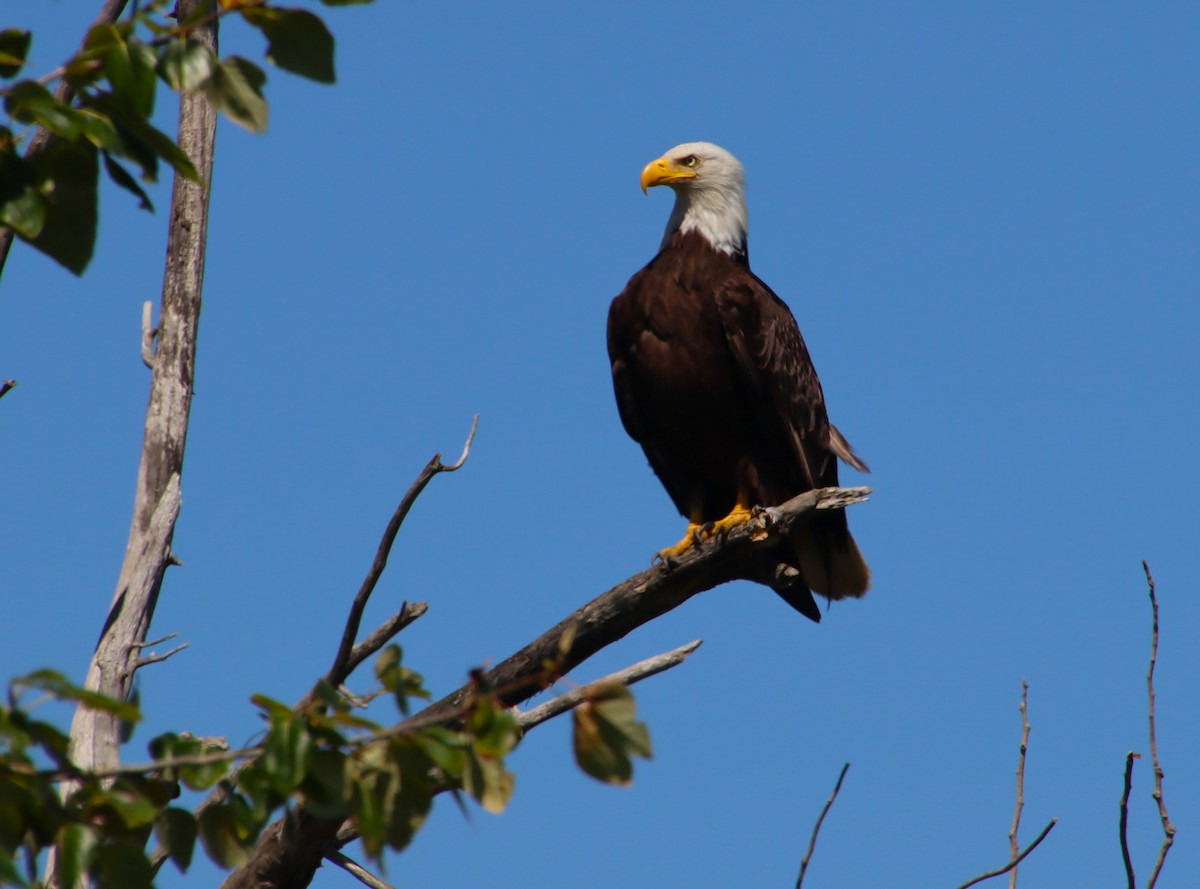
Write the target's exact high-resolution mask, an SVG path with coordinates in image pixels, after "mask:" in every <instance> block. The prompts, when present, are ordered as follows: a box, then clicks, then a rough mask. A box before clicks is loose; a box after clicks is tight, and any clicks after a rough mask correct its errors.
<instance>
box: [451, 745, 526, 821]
mask: <svg viewBox="0 0 1200 889" xmlns="http://www.w3.org/2000/svg"><path fill="white" fill-rule="evenodd" d="M462 777H463V789H464V790H466V791H467V793H469V794H471V796H473V797H475V800H476V802H478V803H479V805H481V806H483V808H484V810H485V811H488V812H491V813H492V814H493V815H499V814H500V813H501V812H503V811H504V808H505V806H507V805H508V801H509V799H511V798H512V794H513V789H514V787H515V785H516V781H517V778H516V776H515V775H514V774H513V773H512V772H510V771H509V770H508V769H506V768H505V767H504V762H503V761H502V760H499V759H493V758H491V757H489V756H481V755H480V754H479V753H477V752H476V751H474V750H469V751H468V752H467V767H466V769H464V770H463V776H462Z"/></svg>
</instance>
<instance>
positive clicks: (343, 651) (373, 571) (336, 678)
mask: <svg viewBox="0 0 1200 889" xmlns="http://www.w3.org/2000/svg"><path fill="white" fill-rule="evenodd" d="M478 428H479V414H476V415H475V419H474V421H472V423H471V431H470V433H469V434H468V435H467V443H466V444H465V445H463V452H462V456H461V457H459V458H458V462H456V463H452V464H451V465H449V466H446V465H445V464H443V463H442V455H441V454H434V455H433V457H432V458H431V459H430V461H429V462H428V463H426V464H425V468H424V469H422V470H421V474H420V475H418V476H417V480H416V481H414V482H413V483H412V485H411V486H409V489H408V491H407V492H406V493H405V495H404V497H403V498H401V500H400V505H399V506H397V507H396V511H395V512H394V513H393V514H392V520H391V521H390V522H388V526H387V528H386V529H384V532H383V539H381V540H380V541H379V548H378V549H377V550H376V551H375V560H374V561H373V562H372V563H371V568H370V570H369V571H368V572H367V576H366V578H365V579H364V580H363V582H362V586H361V587H359V589H358V594H357V595H356V596H355V597H354V602H353V603H352V604H351V605H350V614H349V616H348V617H347V618H346V628H345V629H344V630H343V631H342V644H341V645H340V646H338V651H337V654H336V655H335V656H334V659H333V665H332V666H331V667H330V668H329V672H328V673H326V674H325V681H326V682H328V683H329V684H330V685H332V686H333V687H334V688H337V687H338V686H339V685H341V684H342V683H343V682H344V681H345V680H346V677H347V676H349V675H350V672H351V670H353V669H354V667H352V666H350V662H351V659H352V655H353V653H354V640H355V639H357V638H358V628H359V625H360V624H361V623H362V615H363V611H364V610H365V609H366V607H367V601H368V600H369V599H370V598H371V593H372V592H374V591H375V584H377V583H378V582H379V578H380V577H382V576H383V571H384V569H385V568H387V560H388V555H389V554H390V553H391V551H392V544H393V543H395V541H396V535H397V534H398V533H399V532H400V526H401V525H403V524H404V519H405V518H407V516H408V512H409V510H410V509H412V506H413V504H414V503H416V501H417V498H418V497H420V496H421V492H422V491H424V490H425V486H426V485H428V484H429V483H430V481H432V480H433V477H434V476H435V475H438V474H439V473H442V472H454V471H456V470H458V469H461V468H462V466H463V464H464V463H466V462H467V457H468V456H469V455H470V453H471V442H472V441H474V440H475V430H476V429H478ZM358 663H361V660H360V661H359V662H358ZM355 666H357V664H355Z"/></svg>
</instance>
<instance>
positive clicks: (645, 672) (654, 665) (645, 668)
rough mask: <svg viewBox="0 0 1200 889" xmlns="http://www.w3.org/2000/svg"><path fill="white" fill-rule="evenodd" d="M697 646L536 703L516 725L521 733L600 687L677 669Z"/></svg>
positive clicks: (643, 662)
mask: <svg viewBox="0 0 1200 889" xmlns="http://www.w3.org/2000/svg"><path fill="white" fill-rule="evenodd" d="M700 644H701V640H699V639H697V640H696V641H695V642H689V643H688V644H687V645H681V646H679V647H678V648H676V649H674V650H672V651H668V652H665V653H664V654H658V655H655V656H654V657H650V658H646V659H645V660H644V661H638V662H637V663H636V664H633V665H632V666H629V667H626V668H625V669H624V670H618V671H617V672H616V673H610V674H609V675H608V676H605V677H604V678H603V679H597V680H595V681H594V682H589V683H588V684H587V685H584V686H581V687H579V688H576V689H572V690H571V691H569V692H567V693H566V694H561V695H559V696H558V697H556V698H554V699H553V700H550V701H546V703H544V704H539V705H538V706H536V707H534V708H532V709H530V710H526V711H525V712H523V713H522V712H519V711H518V713H517V725H519V726H520V727H521V730H522V731H525V732H527V731H529V730H530V729H531V728H534V727H535V726H538V725H541V724H542V723H543V722H545V721H547V720H548V719H553V718H554V717H555V716H558V715H560V714H562V713H566V712H567V711H568V710H571V709H573V708H575V707H578V706H579V704H580V703H581V702H583V701H585V700H586V699H587V698H588V696H589V695H590V694H593V693H594V692H595V690H596V689H597V688H598V687H600V686H603V685H608V684H611V683H613V682H619V683H621V684H622V685H633V684H634V683H635V682H640V681H641V680H643V679H645V678H647V677H649V676H654V675H656V674H658V673H662V672H663V671H665V670H670V669H671V668H672V667H678V666H679V665H680V664H682V663H683V662H684V661H686V660H687V659H688V657H689V656H690V655H691V653H692V652H693V651H695V650H696V649H697V648H699V647H700Z"/></svg>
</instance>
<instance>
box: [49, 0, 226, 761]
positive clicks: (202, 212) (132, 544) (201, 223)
mask: <svg viewBox="0 0 1200 889" xmlns="http://www.w3.org/2000/svg"><path fill="white" fill-rule="evenodd" d="M209 2H211V0H181V2H180V3H179V14H180V16H181V17H186V16H187V15H190V14H191V12H192V11H193V10H195V9H196V8H199V7H201V6H203V5H205V4H207V3H209ZM123 5H124V4H123V3H120V4H112V3H110V4H109V6H106V10H109V7H112V8H113V9H118V10H119V7H121V6H123ZM195 36H196V38H197V39H201V40H204V42H206V43H207V44H208V45H209V46H210V47H214V48H215V45H216V32H215V30H209V31H208V32H206V33H202V32H200V31H197V32H196V35H195ZM215 138H216V113H215V111H214V110H213V108H212V106H211V105H210V104H209V102H208V99H207V98H206V97H205V96H204V94H203V93H188V94H185V95H183V96H181V97H180V105H179V145H180V147H181V148H182V149H183V150H184V151H185V152H186V153H187V154H188V156H189V157H190V158H191V159H192V161H193V163H194V165H195V167H196V169H197V170H198V171H199V173H200V177H201V182H200V184H197V183H193V182H190V181H188V180H187V179H185V178H184V177H182V176H180V175H176V176H175V186H174V192H173V195H172V201H171V220H170V228H169V232H168V238H167V261H166V268H165V271H164V274H163V294H162V309H161V323H160V325H159V349H158V355H157V358H156V360H155V368H154V374H153V377H152V378H151V383H150V399H149V405H148V406H147V408H146V431H145V437H144V439H143V442H142V456H141V464H140V465H139V467H138V479H137V494H136V497H135V501H134V515H133V521H132V525H131V528H130V532H129V544H128V546H127V548H126V551H125V561H124V564H123V565H122V567H121V574H120V578H119V579H118V581H117V590H116V594H115V596H114V598H113V603H112V607H111V608H110V610H109V614H108V619H107V620H106V621H105V626H104V630H103V632H102V633H101V636H100V641H99V642H98V643H97V646H96V651H95V654H94V655H93V657H92V663H91V665H90V667H89V668H88V674H87V678H86V680H85V682H84V686H85V687H86V688H88V689H91V690H94V691H99V692H101V693H102V694H105V695H108V696H109V697H113V698H118V699H120V700H124V699H125V698H126V697H127V696H128V695H129V691H130V688H131V686H132V683H133V674H134V671H135V670H136V662H137V658H138V652H139V651H140V647H139V643H142V642H144V641H145V639H146V631H147V629H148V628H149V626H150V620H151V618H152V616H153V614H154V607H155V605H156V603H157V599H158V593H159V589H160V588H161V586H162V580H163V575H164V574H165V572H166V568H167V564H168V562H169V560H170V550H171V539H172V537H173V536H174V533H175V520H176V518H177V517H178V515H179V506H180V494H179V482H180V473H181V472H182V469H183V451H184V446H185V444H186V442H187V426H188V414H189V411H190V409H191V400H192V385H193V380H194V378H195V366H196V331H197V327H198V324H199V319H200V291H201V287H202V284H203V280H204V248H205V238H206V232H207V224H208V195H209V187H208V183H209V182H210V181H211V178H212V160H213V144H214V142H215ZM116 729H117V725H116V720H115V719H114V718H113V717H112V716H111V715H110V714H107V713H104V712H102V711H100V710H95V709H91V708H88V707H80V708H78V709H77V710H76V712H75V719H74V720H73V722H72V724H71V759H72V761H73V762H75V763H76V764H77V765H78V766H80V768H82V769H85V770H88V771H98V770H104V769H108V768H111V767H113V766H115V765H116V764H117V761H118V753H117V731H116Z"/></svg>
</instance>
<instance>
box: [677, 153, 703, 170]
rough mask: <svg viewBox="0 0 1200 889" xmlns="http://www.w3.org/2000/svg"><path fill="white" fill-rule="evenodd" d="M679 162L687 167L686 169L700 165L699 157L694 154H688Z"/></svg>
mask: <svg viewBox="0 0 1200 889" xmlns="http://www.w3.org/2000/svg"><path fill="white" fill-rule="evenodd" d="M679 163H680V164H681V165H683V166H685V167H687V168H688V169H692V168H694V167H698V166H699V165H700V158H698V157H696V155H694V154H689V155H688V156H687V157H685V158H684V159H683V160H681V161H680V162H679Z"/></svg>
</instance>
